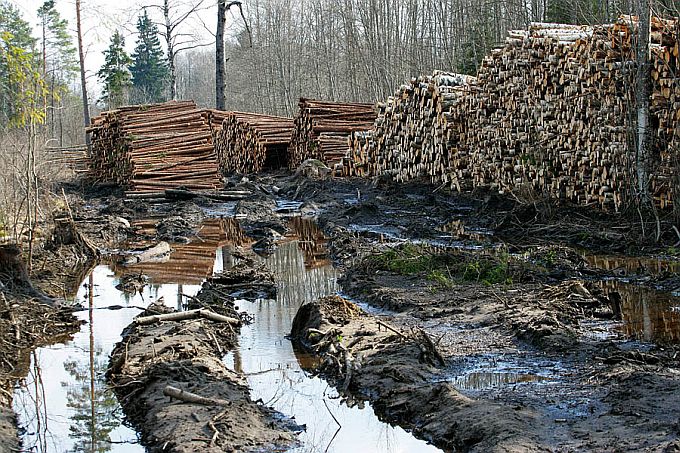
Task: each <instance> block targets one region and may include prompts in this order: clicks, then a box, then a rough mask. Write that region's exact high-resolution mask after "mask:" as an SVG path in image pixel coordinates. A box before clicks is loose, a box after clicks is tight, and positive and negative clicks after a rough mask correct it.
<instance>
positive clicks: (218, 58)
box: [215, 0, 227, 110]
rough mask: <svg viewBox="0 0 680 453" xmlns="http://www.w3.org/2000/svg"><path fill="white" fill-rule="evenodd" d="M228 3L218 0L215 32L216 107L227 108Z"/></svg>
mask: <svg viewBox="0 0 680 453" xmlns="http://www.w3.org/2000/svg"><path fill="white" fill-rule="evenodd" d="M226 15H227V5H226V3H225V0H217V32H216V33H215V40H216V41H215V108H216V109H217V110H226V104H227V99H226V93H225V86H224V75H225V72H226V67H225V61H224V27H225V23H226V20H227V18H226Z"/></svg>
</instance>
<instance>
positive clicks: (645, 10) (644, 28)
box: [635, 0, 652, 206]
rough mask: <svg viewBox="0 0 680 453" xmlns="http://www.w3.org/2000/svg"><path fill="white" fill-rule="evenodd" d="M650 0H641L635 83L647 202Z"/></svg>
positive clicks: (640, 180)
mask: <svg viewBox="0 0 680 453" xmlns="http://www.w3.org/2000/svg"><path fill="white" fill-rule="evenodd" d="M649 2H650V0H637V4H636V9H637V11H638V14H639V20H638V36H637V48H636V54H637V55H636V59H637V74H636V81H635V82H636V83H635V105H636V109H637V150H636V159H635V165H636V168H635V170H636V173H637V190H638V197H639V199H640V201H641V202H642V204H643V205H646V206H648V205H650V203H651V199H650V195H649V159H650V154H651V152H650V148H651V136H650V128H649V99H650V97H651V92H652V86H651V83H652V82H651V80H652V79H651V62H650V58H649V52H650V37H651V30H650V27H651V23H650V22H651V20H650V19H651V17H650V16H651V10H650V4H649Z"/></svg>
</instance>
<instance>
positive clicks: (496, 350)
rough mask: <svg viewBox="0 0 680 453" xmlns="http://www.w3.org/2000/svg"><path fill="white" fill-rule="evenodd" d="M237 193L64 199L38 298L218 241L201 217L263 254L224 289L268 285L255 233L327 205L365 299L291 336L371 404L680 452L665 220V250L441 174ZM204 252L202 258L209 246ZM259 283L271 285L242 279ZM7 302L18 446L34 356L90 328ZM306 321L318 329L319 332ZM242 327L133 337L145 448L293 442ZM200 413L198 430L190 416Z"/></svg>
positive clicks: (191, 327) (521, 435)
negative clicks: (227, 359)
mask: <svg viewBox="0 0 680 453" xmlns="http://www.w3.org/2000/svg"><path fill="white" fill-rule="evenodd" d="M229 186H230V188H234V189H236V190H239V191H243V192H244V193H245V192H248V193H250V194H251V195H250V196H248V197H247V198H245V199H243V200H240V201H235V202H227V203H224V202H221V201H218V200H209V199H203V198H194V199H192V200H190V201H179V202H178V201H172V202H168V203H157V204H149V203H145V202H144V201H140V200H124V199H123V198H122V193H115V194H109V193H108V192H109V191H108V189H106V188H104V189H102V190H101V191H100V193H97V192H96V190H97V188H91V189H88V190H90V191H89V192H85V193H83V192H80V191H77V190H73V191H71V193H70V194H69V195H68V211H67V212H65V213H61V214H59V215H57V216H55V225H56V226H55V228H54V233H53V234H51V235H50V237H49V238H46V240H45V243H44V246H43V247H42V248H40V249H39V250H38V251H37V252H36V260H35V261H34V262H35V263H37V264H36V265H34V266H33V269H32V272H31V276H30V277H31V281H32V282H33V288H34V289H35V291H38V292H39V293H36V294H44V295H46V296H48V297H50V298H56V299H57V300H61V299H69V298H72V297H73V294H75V290H76V289H77V288H78V285H79V284H80V282H82V279H83V277H84V276H85V275H87V272H88V271H89V269H91V267H92V266H93V265H94V264H95V263H96V262H98V261H102V260H103V261H105V262H111V263H114V262H119V261H120V260H121V259H122V258H123V257H125V256H129V253H128V252H129V251H130V250H142V249H145V248H148V247H149V246H151V245H154V244H157V243H159V242H161V241H167V242H168V243H170V244H171V247H175V248H178V249H179V248H180V247H181V244H183V243H186V242H187V240H188V238H192V237H199V238H201V237H204V238H205V241H206V244H207V245H206V247H212V246H213V242H211V241H212V239H209V232H208V231H205V230H201V228H203V227H201V226H200V225H201V221H203V220H205V219H211V218H221V219H218V220H219V221H220V222H226V221H229V222H232V223H234V224H235V227H234V228H235V229H236V230H238V234H240V235H242V236H243V237H245V236H247V237H248V241H244V245H247V246H248V247H243V249H241V248H240V247H236V249H235V250H234V254H233V255H234V257H237V258H239V259H244V261H245V262H246V263H250V264H247V265H246V266H245V268H243V269H242V270H243V272H242V273H241V274H239V275H238V276H234V280H228V279H227V280H223V281H222V282H221V283H222V284H224V285H226V287H225V290H224V291H223V292H224V293H225V294H230V295H233V294H234V290H238V291H239V293H238V294H239V297H244V298H249V297H252V298H255V297H263V296H267V294H270V293H271V291H272V290H273V285H272V280H271V279H270V278H265V277H264V276H263V274H262V273H257V272H256V274H257V276H258V277H257V279H255V280H253V274H252V271H253V265H252V262H251V261H249V260H248V256H249V254H250V253H252V252H251V251H250V249H251V247H250V246H251V245H252V250H253V251H254V252H255V253H257V254H259V255H261V256H268V255H269V254H271V253H272V251H273V250H275V248H276V247H277V246H278V245H277V243H278V242H279V241H280V240H281V237H282V235H284V234H286V233H288V232H290V230H291V228H293V229H294V228H295V222H290V221H289V219H288V217H291V216H304V217H308V218H314V219H316V221H317V223H318V225H319V227H320V228H321V229H322V231H323V232H324V233H325V235H326V236H327V237H328V247H329V249H330V251H331V255H332V258H333V260H334V262H335V264H336V265H337V266H338V268H339V269H340V270H341V271H342V273H343V277H342V279H341V284H342V287H343V291H344V293H345V296H348V297H351V298H352V300H351V301H343V302H342V303H341V305H340V307H339V308H338V304H337V301H338V299H326V300H324V301H323V302H322V303H321V304H317V305H313V306H306V307H305V308H304V309H303V310H301V312H300V314H299V316H298V318H299V319H297V320H296V325H295V332H294V334H295V335H297V336H298V337H299V338H300V339H301V340H302V341H303V343H305V344H306V346H307V347H309V348H312V350H314V351H315V352H317V353H318V354H319V355H322V356H324V357H325V358H327V359H328V360H327V361H326V362H325V365H323V367H322V369H319V370H316V372H320V373H322V374H323V375H324V376H326V377H327V378H328V379H329V380H330V381H331V382H334V383H335V385H336V386H337V387H338V389H339V390H340V391H341V392H342V393H343V395H344V397H345V398H346V399H347V402H348V403H349V404H353V403H354V402H358V401H360V400H368V401H371V402H372V403H373V407H374V408H375V409H376V411H377V412H378V413H379V414H380V415H381V416H382V417H385V418H386V419H387V420H389V421H390V422H393V423H397V424H400V425H402V426H404V427H406V428H407V429H411V430H412V431H413V432H414V434H415V435H416V436H418V437H422V438H425V439H427V440H429V441H431V442H432V443H433V444H435V445H438V446H440V447H442V448H446V449H459V450H471V451H494V450H496V451H500V450H506V451H507V450H510V451H512V450H514V451H531V450H556V451H573V450H591V451H630V450H643V451H644V450H647V451H674V450H673V448H679V449H680V444H678V443H677V438H678V433H679V432H680V431H679V428H678V426H679V425H678V424H679V423H680V422H679V421H678V418H677V415H676V414H675V412H674V411H668V410H666V408H669V407H680V400H679V399H680V397H679V396H678V395H680V377H679V376H680V373H679V371H680V370H679V368H678V362H677V355H676V352H677V349H678V347H677V342H678V340H679V339H680V329H679V328H678V326H680V319H678V318H679V316H678V312H677V306H678V305H680V304H676V303H675V302H674V300H675V299H673V298H672V297H675V296H668V297H666V296H664V297H666V298H665V299H664V302H663V304H665V305H663V304H662V305H659V304H657V303H656V302H653V301H654V299H655V298H656V297H657V296H658V290H663V291H664V294H672V293H673V291H676V292H677V291H678V290H680V279H679V278H678V273H677V269H678V267H674V266H676V264H674V263H677V262H678V256H677V250H676V249H675V248H674V247H673V244H674V243H675V242H676V241H677V237H675V235H674V233H673V232H672V230H671V229H670V228H667V227H668V222H666V221H663V222H662V223H661V225H662V234H661V242H660V243H658V244H657V243H653V242H649V241H641V240H640V237H641V231H642V229H641V227H640V224H639V221H638V220H637V219H636V217H635V216H632V217H628V216H627V215H625V214H614V213H609V214H604V213H601V212H597V211H591V210H588V209H584V208H575V207H570V206H564V205H554V204H551V203H546V202H538V201H532V202H529V203H527V202H520V201H519V200H515V199H511V198H507V197H500V196H498V195H495V194H487V193H475V194H463V195H460V194H455V193H450V192H448V191H447V190H445V189H442V188H437V187H432V186H430V185H427V184H419V183H409V184H405V185H398V184H392V183H390V182H388V181H385V180H383V179H375V180H371V181H365V180H353V179H329V178H325V179H324V178H306V177H304V176H301V175H293V176H290V175H286V174H270V175H262V176H257V177H247V178H239V179H238V180H234V181H231V182H230V183H229ZM93 190H94V191H93ZM148 219H152V220H148ZM234 219H236V220H234ZM223 227H224V226H223ZM651 230H653V225H651V224H647V225H645V228H644V231H646V232H647V234H649V231H651ZM242 239H243V238H242ZM237 242H238V241H237ZM237 242H235V244H236V243H237ZM309 242H310V243H311V242H312V240H311V239H310V240H309ZM215 244H216V243H215ZM195 253H196V252H195V251H191V253H187V256H188V257H192V256H193V257H194V258H192V259H202V258H200V257H198V255H195ZM623 254H630V255H632V256H634V257H635V258H633V259H629V258H627V257H625V256H623ZM603 256H606V257H607V258H606V259H605V258H602V257H603ZM211 259H212V258H210V260H211ZM310 259H315V258H314V256H313V251H312V253H311V254H310ZM210 260H208V259H207V258H206V259H205V261H206V262H207V261H210ZM617 260H618V261H617ZM394 263H401V264H398V265H395V264H394ZM404 263H406V264H407V265H404ZM413 263H416V264H417V265H416V266H415V267H410V265H411V264H413ZM631 263H632V264H631ZM150 266H152V264H149V265H148V266H147V267H145V265H144V263H139V264H137V265H131V266H129V268H125V267H123V270H122V271H123V272H127V273H128V276H127V279H126V281H127V282H128V283H129V286H128V287H127V288H128V290H129V291H132V292H134V291H138V290H139V289H140V287H143V286H144V285H145V284H146V283H147V281H146V279H145V278H144V274H145V270H150V269H151V267H150ZM207 266H210V264H209V263H208V264H207ZM249 266H250V267H249ZM244 282H251V283H253V282H254V283H256V284H252V285H250V286H248V285H246V286H245V287H239V285H241V284H242V283H244ZM218 283H219V282H216V284H218ZM229 285H231V286H229ZM638 291H645V292H649V293H650V294H649V295H646V293H645V294H643V295H642V296H640V295H639V294H637V292H638ZM206 294H207V293H206ZM6 295H7V300H8V304H9V307H10V308H9V309H5V308H2V307H0V311H2V312H3V313H5V314H4V315H2V316H0V335H1V336H2V339H3V340H4V341H3V346H0V355H1V356H2V359H3V360H2V363H0V371H2V373H3V387H2V388H3V389H5V390H6V391H7V395H5V392H3V396H2V403H3V405H2V407H4V408H5V410H6V414H7V417H8V418H7V421H8V425H7V426H9V427H11V429H10V430H9V431H7V432H6V433H5V434H7V435H8V436H9V437H1V436H3V432H4V431H3V430H2V429H0V445H2V446H3V448H4V446H5V445H8V446H12V445H14V446H16V445H17V444H18V441H16V432H15V431H16V428H14V425H13V421H12V417H13V416H12V414H11V412H10V411H9V407H10V406H11V397H10V395H11V391H12V387H13V385H14V382H16V379H19V378H21V376H22V371H21V370H22V366H23V367H26V366H27V365H21V364H22V363H27V357H28V356H27V352H25V351H30V350H31V348H34V347H36V346H37V345H40V344H48V343H51V342H56V341H59V339H60V338H61V335H62V334H65V333H68V332H73V331H74V330H76V329H77V325H75V323H74V321H73V318H72V317H70V315H69V313H68V311H63V310H59V309H56V308H52V307H49V306H46V305H41V304H39V303H38V302H37V300H39V299H40V298H39V297H35V294H33V296H31V295H30V294H26V293H25V291H24V292H23V293H21V294H15V293H9V292H6ZM222 296H224V294H222ZM643 296H644V297H645V298H646V299H644V300H645V302H644V303H641V302H640V297H643ZM201 297H203V296H201ZM220 300H221V302H220V303H221V304H222V305H221V306H222V309H223V310H225V311H224V313H226V314H227V315H228V316H232V317H233V316H238V314H237V313H235V308H234V306H233V303H231V302H229V301H230V300H232V297H227V298H224V297H221V299H220ZM194 302H195V303H198V302H197V301H194ZM199 305H201V304H200V303H199ZM358 306H360V307H361V309H359V308H357V307H358ZM12 307H13V308H12ZM27 307H28V308H27ZM157 309H158V310H160V308H158V307H157ZM147 314H148V313H147ZM643 318H644V319H643ZM641 320H642V321H641ZM636 323H637V324H644V325H643V326H642V327H636V325H637V324H636ZM16 325H19V326H21V333H20V336H21V340H20V341H19V342H17V341H15V340H14V336H15V335H16V327H15V326H16ZM25 326H31V327H30V328H26V327H25ZM385 326H389V328H387V327H385ZM650 326H651V327H650ZM309 328H312V329H317V330H319V331H320V333H319V332H317V333H316V335H317V337H316V338H311V337H310V336H309V332H308V331H307V329H309ZM24 329H25V330H24ZM334 329H337V330H338V332H337V333H335V334H334V335H325V334H328V332H329V331H333V332H335V330H334ZM645 329H647V330H649V329H651V330H652V333H651V334H650V333H649V332H647V330H645ZM664 329H665V330H664ZM237 331H238V328H237V327H236V328H234V327H231V326H230V328H227V326H224V325H213V324H212V321H207V320H205V319H196V320H188V321H181V322H166V323H162V324H159V325H151V326H132V327H131V328H130V329H129V330H128V331H127V332H126V336H125V340H124V341H123V343H121V346H119V347H118V349H117V350H116V351H115V352H114V355H113V357H112V360H111V372H110V379H111V383H112V384H113V385H114V386H115V388H116V392H117V394H118V396H119V399H120V401H121V403H122V405H123V407H124V409H125V412H126V415H127V416H128V418H129V419H130V420H131V421H132V422H133V423H134V424H135V426H136V427H137V428H138V429H139V431H140V432H141V434H142V438H143V440H144V443H145V444H146V445H147V446H150V448H162V447H168V446H172V448H173V449H175V451H208V450H206V448H214V449H215V451H229V449H232V450H235V451H241V450H244V449H245V450H248V449H251V450H252V449H258V448H259V449H263V448H264V449H272V448H278V447H282V448H285V447H288V446H291V445H293V443H294V439H295V436H294V434H293V432H294V430H295V429H296V428H295V426H293V424H291V423H289V422H288V421H286V420H285V419H283V418H282V417H281V415H280V414H277V413H275V412H273V411H271V410H270V409H267V408H266V407H263V406H262V405H260V404H255V403H253V402H252V401H251V400H250V398H249V392H248V388H247V385H246V384H245V380H244V378H243V376H241V375H238V374H236V373H235V372H234V371H231V370H229V369H228V368H225V367H224V365H222V363H221V361H220V360H219V358H220V356H221V354H222V353H224V352H225V351H227V350H229V348H232V347H233V345H234V341H235V338H236V333H237ZM29 332H33V334H31V333H29ZM313 336H314V335H312V337H313ZM636 339H639V340H642V341H641V342H638V341H635V340H636ZM319 341H323V343H324V344H323V345H322V347H318V346H319V345H318V342H319ZM17 344H18V345H20V347H19V348H16V347H15V345H17ZM123 345H125V346H123ZM121 348H123V349H121ZM124 348H127V356H126V354H125V349H124ZM149 354H151V355H149ZM347 369H351V373H350V374H349V375H348V373H347V372H346V370H347ZM23 374H25V371H24V372H23ZM348 376H349V377H348ZM190 383H195V385H193V386H191V387H190V386H189V384H190ZM167 386H171V387H177V388H180V389H185V390H188V391H190V392H191V393H195V394H197V395H200V396H203V397H205V398H208V399H213V400H217V402H219V403H220V404H216V405H205V404H198V405H197V404H194V403H188V402H180V401H177V400H176V399H174V400H173V399H171V398H170V397H168V396H166V395H164V394H163V391H164V390H165V389H166V387H167ZM227 401H228V402H230V403H231V404H230V405H226V402H227ZM213 402H214V401H213ZM227 407H236V408H238V409H237V410H234V411H231V410H229V411H225V410H224V409H225V408H227ZM242 414H247V417H244V416H242ZM286 415H289V416H291V415H294V414H286ZM187 419H188V420H189V421H190V424H187V425H186V426H187V427H186V429H176V428H175V424H184V423H185V421H186V420H187ZM180 420H182V422H181V423H180ZM248 424H250V425H251V426H250V427H248V426H247V425H248ZM5 439H8V440H5ZM211 445H212V447H211ZM183 449H184V450H183ZM0 451H1V450H0ZM159 451H160V450H159Z"/></svg>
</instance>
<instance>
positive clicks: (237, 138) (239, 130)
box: [215, 112, 293, 174]
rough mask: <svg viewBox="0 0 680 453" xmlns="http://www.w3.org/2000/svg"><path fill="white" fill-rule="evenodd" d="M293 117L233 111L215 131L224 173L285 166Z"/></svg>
mask: <svg viewBox="0 0 680 453" xmlns="http://www.w3.org/2000/svg"><path fill="white" fill-rule="evenodd" d="M292 131H293V120H292V119H291V118H285V117H280V116H269V115H261V114H258V113H243V112H229V113H227V114H226V115H225V117H224V120H223V123H222V127H221V128H220V129H219V130H218V131H217V134H216V135H215V150H216V152H217V157H218V160H219V164H220V169H221V170H222V172H223V174H230V173H256V172H259V171H262V170H264V169H276V168H282V167H285V166H286V164H287V162H288V157H287V152H288V145H289V144H290V137H291V133H292Z"/></svg>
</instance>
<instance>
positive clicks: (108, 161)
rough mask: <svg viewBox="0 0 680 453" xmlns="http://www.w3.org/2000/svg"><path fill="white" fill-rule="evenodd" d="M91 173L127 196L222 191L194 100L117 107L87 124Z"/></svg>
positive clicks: (208, 138) (203, 118)
mask: <svg viewBox="0 0 680 453" xmlns="http://www.w3.org/2000/svg"><path fill="white" fill-rule="evenodd" d="M89 131H90V132H91V134H92V156H91V160H90V171H91V175H92V177H93V178H94V179H95V180H97V181H106V182H113V183H116V184H120V185H122V186H124V187H126V188H127V189H128V192H129V193H132V194H143V193H153V192H159V191H163V190H165V189H171V188H175V187H180V186H182V187H185V188H187V189H192V190H201V189H203V190H213V189H218V188H220V187H221V186H222V184H221V181H220V177H219V174H218V171H217V161H216V158H215V150H214V147H213V143H212V136H211V133H210V128H209V126H208V122H207V119H206V115H205V113H204V112H203V111H202V110H199V109H197V108H196V105H195V104H194V102H193V101H185V102H175V101H172V102H166V103H163V104H153V105H140V106H128V107H121V108H119V109H115V110H111V111H107V112H104V113H102V114H101V115H100V116H98V117H96V118H94V119H93V120H92V125H91V127H90V128H89Z"/></svg>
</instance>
